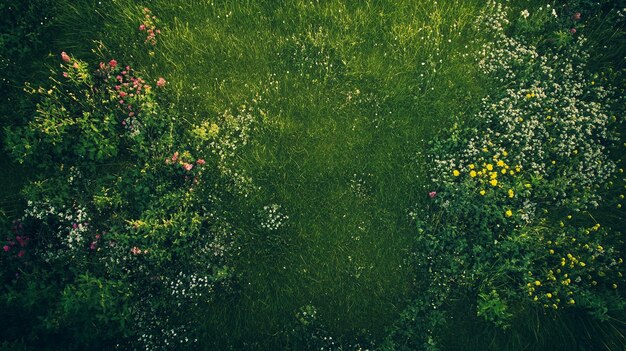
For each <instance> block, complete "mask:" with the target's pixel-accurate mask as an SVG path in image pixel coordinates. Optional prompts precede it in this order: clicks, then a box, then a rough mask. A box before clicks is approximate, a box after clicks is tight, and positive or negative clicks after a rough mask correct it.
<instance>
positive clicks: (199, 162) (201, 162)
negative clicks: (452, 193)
mask: <svg viewBox="0 0 626 351" xmlns="http://www.w3.org/2000/svg"><path fill="white" fill-rule="evenodd" d="M205 163H206V161H205V160H203V159H199V160H197V161H196V164H198V165H200V166H202V165H204V164H205ZM435 194H437V193H435Z"/></svg>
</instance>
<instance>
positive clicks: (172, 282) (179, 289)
mask: <svg viewBox="0 0 626 351" xmlns="http://www.w3.org/2000/svg"><path fill="white" fill-rule="evenodd" d="M165 285H166V286H167V289H168V290H169V293H170V295H171V296H172V297H173V298H175V299H178V300H188V301H192V302H195V304H196V305H197V304H198V301H203V300H201V298H202V296H209V297H210V296H212V294H213V283H212V282H211V281H210V279H209V277H207V276H198V275H197V274H194V273H191V274H185V273H183V272H179V273H178V275H177V276H176V277H174V278H173V279H167V282H166V283H165ZM179 305H180V302H179Z"/></svg>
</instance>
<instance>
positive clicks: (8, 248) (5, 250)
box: [2, 245, 11, 252]
mask: <svg viewBox="0 0 626 351" xmlns="http://www.w3.org/2000/svg"><path fill="white" fill-rule="evenodd" d="M2 249H3V250H4V252H9V250H11V248H10V247H9V245H4V246H3V247H2Z"/></svg>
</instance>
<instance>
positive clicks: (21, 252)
mask: <svg viewBox="0 0 626 351" xmlns="http://www.w3.org/2000/svg"><path fill="white" fill-rule="evenodd" d="M25 253H26V252H24V250H20V252H18V253H17V257H22V256H24V254H25ZM613 285H615V284H613ZM615 287H617V285H615Z"/></svg>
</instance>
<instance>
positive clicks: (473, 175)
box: [470, 170, 476, 178]
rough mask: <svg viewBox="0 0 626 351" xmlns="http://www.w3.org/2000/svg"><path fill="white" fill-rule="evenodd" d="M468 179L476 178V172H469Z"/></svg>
mask: <svg viewBox="0 0 626 351" xmlns="http://www.w3.org/2000/svg"><path fill="white" fill-rule="evenodd" d="M470 177H472V178H474V177H476V171H474V170H472V171H470Z"/></svg>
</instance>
